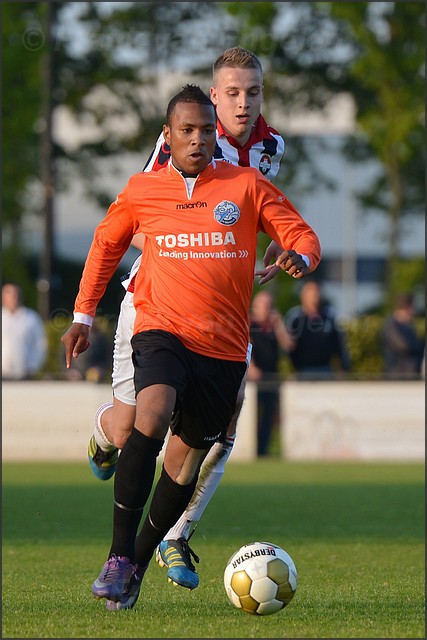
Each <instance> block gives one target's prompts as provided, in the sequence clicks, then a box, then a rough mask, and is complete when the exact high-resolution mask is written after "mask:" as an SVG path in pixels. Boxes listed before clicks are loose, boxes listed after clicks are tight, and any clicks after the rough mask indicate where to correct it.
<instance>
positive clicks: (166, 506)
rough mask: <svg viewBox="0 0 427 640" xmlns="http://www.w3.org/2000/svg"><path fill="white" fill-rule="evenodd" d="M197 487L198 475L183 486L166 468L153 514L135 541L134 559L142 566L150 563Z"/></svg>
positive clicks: (155, 498) (155, 493)
mask: <svg viewBox="0 0 427 640" xmlns="http://www.w3.org/2000/svg"><path fill="white" fill-rule="evenodd" d="M196 484H197V474H196V477H195V478H194V479H193V480H192V482H191V483H190V484H186V485H182V484H178V483H177V482H174V481H173V480H172V478H171V477H170V476H169V475H168V474H167V473H166V471H165V469H164V467H163V469H162V473H161V476H160V478H159V481H158V482H157V485H156V488H155V491H154V494H153V498H152V500H151V506H150V511H149V513H148V515H147V517H146V518H145V520H144V523H143V525H142V527H141V531H140V533H139V534H138V536H137V538H136V544H135V559H136V562H137V563H138V564H139V565H140V566H141V567H145V566H146V565H147V564H148V563H149V562H150V560H151V557H152V555H153V552H154V550H155V548H156V547H157V545H158V544H159V542H161V541H162V540H163V537H164V535H165V534H166V533H167V532H168V531H169V529H170V528H171V526H172V525H174V524H175V523H176V521H177V520H178V518H179V517H180V516H181V514H182V512H183V511H184V510H185V508H186V507H187V505H188V503H189V502H190V498H191V496H192V495H193V493H194V489H195V487H196Z"/></svg>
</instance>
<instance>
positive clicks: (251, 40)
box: [223, 2, 425, 306]
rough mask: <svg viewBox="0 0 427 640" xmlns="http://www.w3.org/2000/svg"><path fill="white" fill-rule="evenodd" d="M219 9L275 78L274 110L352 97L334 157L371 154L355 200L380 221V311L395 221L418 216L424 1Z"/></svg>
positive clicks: (269, 90)
mask: <svg viewBox="0 0 427 640" xmlns="http://www.w3.org/2000/svg"><path fill="white" fill-rule="evenodd" d="M223 4H224V6H225V7H226V8H227V10H228V11H229V12H230V13H231V14H232V15H234V16H237V17H238V19H239V32H240V34H241V43H242V45H243V46H247V47H248V48H251V49H253V50H254V51H256V52H257V53H258V54H260V55H261V56H262V55H263V56H264V58H265V59H266V61H267V64H268V67H269V68H270V69H271V70H273V71H274V72H275V73H273V74H267V76H266V97H267V99H268V96H275V97H274V98H273V103H276V104H278V103H279V101H280V108H281V110H282V112H283V113H284V114H286V113H289V112H291V111H292V110H295V107H298V108H304V109H313V108H320V109H322V108H324V107H326V106H327V105H328V103H329V102H330V100H331V98H333V97H334V96H335V95H336V94H337V93H340V92H345V93H349V94H350V95H351V96H352V97H353V100H354V103H355V107H356V121H357V123H358V125H359V134H358V135H357V136H354V137H352V138H350V139H346V140H345V145H344V147H343V151H344V152H345V153H346V154H347V155H348V156H349V157H350V158H351V160H352V161H353V162H358V161H362V162H364V161H366V160H367V159H368V158H369V157H370V158H372V157H375V158H376V159H378V160H379V162H380V163H381V166H382V171H381V172H380V174H379V175H378V176H375V177H373V180H372V183H371V184H366V185H360V188H359V190H358V193H357V195H358V197H359V199H360V201H361V202H362V204H364V205H367V206H369V207H370V208H377V209H379V210H381V211H383V212H385V213H387V214H388V215H389V217H390V236H389V251H388V255H389V264H388V269H387V270H386V273H385V281H386V292H387V294H386V300H385V304H386V306H390V304H391V301H392V296H393V291H394V290H395V288H396V285H397V283H398V281H399V265H400V264H401V256H399V241H400V235H401V218H402V216H404V215H407V214H414V213H415V214H421V213H423V212H424V202H425V189H424V176H425V159H424V136H425V131H424V130H425V125H424V109H425V103H424V86H425V85H424V82H425V78H424V69H425V66H424V58H425V5H424V3H421V2H284V3H283V2H265V3H260V2H250V3H249V2H243V3H240V2H227V3H223ZM293 143H294V140H292V144H293ZM290 149H292V145H288V152H289V150H290ZM302 157H303V156H302V155H301V153H300V155H299V160H301V158H302ZM287 159H288V160H289V155H288V156H287ZM288 166H289V165H288V164H287V165H286V167H287V169H288ZM293 166H295V164H294V165H293ZM316 179H317V180H318V177H317V178H316Z"/></svg>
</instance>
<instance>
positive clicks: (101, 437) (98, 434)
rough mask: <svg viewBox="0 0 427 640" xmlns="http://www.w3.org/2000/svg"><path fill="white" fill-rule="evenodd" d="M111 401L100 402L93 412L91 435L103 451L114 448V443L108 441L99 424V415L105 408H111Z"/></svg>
mask: <svg viewBox="0 0 427 640" xmlns="http://www.w3.org/2000/svg"><path fill="white" fill-rule="evenodd" d="M112 406H113V405H112V403H111V402H106V403H105V404H102V405H101V406H100V407H98V409H97V410H96V413H95V429H94V430H93V435H94V436H95V440H96V444H97V445H99V446H100V447H101V449H102V450H103V451H112V450H113V449H115V448H116V447H115V445H114V444H113V443H112V442H110V441H109V440H108V438H107V436H106V435H105V431H104V429H103V428H102V426H101V416H102V414H103V413H104V411H106V410H107V409H110V408H112Z"/></svg>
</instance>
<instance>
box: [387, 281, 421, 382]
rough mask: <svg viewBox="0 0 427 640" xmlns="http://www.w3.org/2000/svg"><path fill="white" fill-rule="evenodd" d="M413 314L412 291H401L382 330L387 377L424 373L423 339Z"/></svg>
mask: <svg viewBox="0 0 427 640" xmlns="http://www.w3.org/2000/svg"><path fill="white" fill-rule="evenodd" d="M414 318H415V307H414V298H413V296H412V294H410V293H400V294H398V295H397V297H396V302H395V306H394V310H393V313H392V314H391V315H389V316H388V317H387V318H386V319H385V321H384V325H383V327H382V330H381V343H382V350H383V355H384V370H385V374H386V376H387V377H388V378H394V379H403V378H418V377H421V374H422V371H421V369H422V362H423V356H424V342H423V341H422V340H421V339H420V338H419V336H418V335H417V332H416V329H415V325H414Z"/></svg>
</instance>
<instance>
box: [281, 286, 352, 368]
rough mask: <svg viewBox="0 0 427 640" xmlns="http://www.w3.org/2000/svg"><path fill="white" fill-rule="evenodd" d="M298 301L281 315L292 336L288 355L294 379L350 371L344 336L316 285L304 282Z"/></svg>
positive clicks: (330, 308)
mask: <svg viewBox="0 0 427 640" xmlns="http://www.w3.org/2000/svg"><path fill="white" fill-rule="evenodd" d="M300 300H301V304H300V305H298V306H295V307H292V308H291V309H290V310H289V311H288V313H287V314H286V317H285V324H286V328H287V329H288V331H289V333H290V335H291V338H292V344H291V347H290V348H289V349H288V352H289V358H290V360H291V362H292V365H293V367H294V369H295V371H296V372H297V374H298V378H299V379H305V380H326V379H332V378H335V377H336V376H337V374H338V373H339V372H348V371H350V368H351V359H350V354H349V351H348V348H347V340H346V335H345V333H344V332H343V331H342V330H341V328H340V327H339V326H338V322H337V318H336V316H335V313H334V310H333V308H332V307H331V306H330V305H329V304H325V303H324V302H323V301H322V298H321V291H320V286H319V285H318V284H317V283H316V282H314V281H313V280H309V281H307V282H304V283H303V285H302V289H301V293H300Z"/></svg>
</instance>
